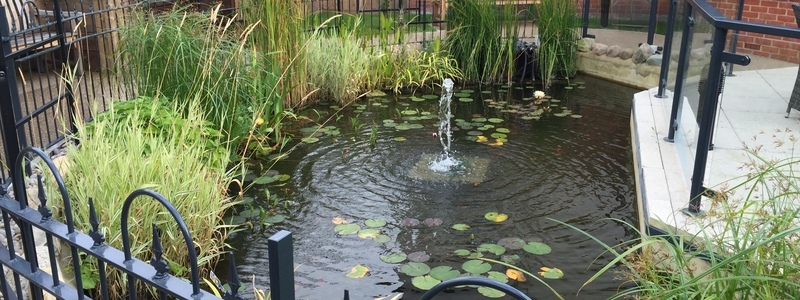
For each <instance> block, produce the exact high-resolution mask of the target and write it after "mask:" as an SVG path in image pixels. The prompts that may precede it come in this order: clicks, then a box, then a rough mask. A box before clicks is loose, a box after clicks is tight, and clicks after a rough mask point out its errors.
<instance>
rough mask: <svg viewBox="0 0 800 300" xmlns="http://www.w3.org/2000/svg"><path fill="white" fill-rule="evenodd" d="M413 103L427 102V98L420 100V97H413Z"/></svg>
mask: <svg viewBox="0 0 800 300" xmlns="http://www.w3.org/2000/svg"><path fill="white" fill-rule="evenodd" d="M411 101H414V102H422V101H425V98H420V97H411Z"/></svg>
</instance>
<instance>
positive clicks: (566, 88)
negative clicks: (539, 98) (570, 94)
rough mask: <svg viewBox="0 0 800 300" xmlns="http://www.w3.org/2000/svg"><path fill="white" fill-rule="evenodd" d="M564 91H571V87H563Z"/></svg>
mask: <svg viewBox="0 0 800 300" xmlns="http://www.w3.org/2000/svg"><path fill="white" fill-rule="evenodd" d="M564 89H565V90H571V89H572V87H571V86H565V87H564Z"/></svg>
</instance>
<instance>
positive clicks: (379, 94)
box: [367, 90, 386, 97]
mask: <svg viewBox="0 0 800 300" xmlns="http://www.w3.org/2000/svg"><path fill="white" fill-rule="evenodd" d="M367 96H369V97H383V96H386V93H384V92H383V91H381V90H374V91H371V92H369V94H367Z"/></svg>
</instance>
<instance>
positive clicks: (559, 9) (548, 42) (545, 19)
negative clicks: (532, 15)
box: [536, 0, 580, 88]
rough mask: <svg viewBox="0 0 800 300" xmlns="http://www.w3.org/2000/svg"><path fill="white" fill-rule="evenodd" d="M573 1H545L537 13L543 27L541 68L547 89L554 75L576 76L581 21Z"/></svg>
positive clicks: (540, 35) (540, 32)
mask: <svg viewBox="0 0 800 300" xmlns="http://www.w3.org/2000/svg"><path fill="white" fill-rule="evenodd" d="M577 11H578V10H577V7H576V6H575V2H573V1H561V0H542V1H541V4H539V5H538V6H537V9H536V13H537V15H538V19H537V22H536V24H537V25H538V26H539V41H540V43H541V45H540V47H539V69H540V71H541V73H542V77H543V78H544V81H545V82H544V84H545V88H548V87H549V86H550V84H551V83H552V77H553V76H566V77H572V76H575V73H576V72H577V71H578V68H577V66H576V64H575V62H576V60H577V52H576V51H577V47H578V39H579V37H580V35H579V34H578V30H577V28H578V27H580V18H579V17H578V15H577V13H576V12H577Z"/></svg>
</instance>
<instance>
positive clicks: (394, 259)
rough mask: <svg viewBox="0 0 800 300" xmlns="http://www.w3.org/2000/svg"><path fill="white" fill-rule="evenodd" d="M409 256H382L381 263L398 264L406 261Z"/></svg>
mask: <svg viewBox="0 0 800 300" xmlns="http://www.w3.org/2000/svg"><path fill="white" fill-rule="evenodd" d="M406 258H407V256H406V254H405V253H403V252H397V253H392V254H389V255H381V261H383V262H385V263H387V264H396V263H400V262H403V261H404V260H406Z"/></svg>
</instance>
